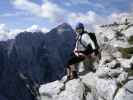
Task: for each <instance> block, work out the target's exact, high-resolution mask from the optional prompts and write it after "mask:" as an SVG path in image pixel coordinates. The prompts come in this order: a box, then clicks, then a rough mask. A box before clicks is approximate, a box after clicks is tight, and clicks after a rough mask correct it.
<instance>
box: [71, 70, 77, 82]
mask: <svg viewBox="0 0 133 100" xmlns="http://www.w3.org/2000/svg"><path fill="white" fill-rule="evenodd" d="M77 78H78V74H77V71H72V72H71V76H70V80H72V79H77Z"/></svg>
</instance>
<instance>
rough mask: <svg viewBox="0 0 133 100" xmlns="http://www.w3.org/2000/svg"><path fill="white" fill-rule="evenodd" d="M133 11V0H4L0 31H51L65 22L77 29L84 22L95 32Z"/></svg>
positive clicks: (0, 9) (0, 16)
mask: <svg viewBox="0 0 133 100" xmlns="http://www.w3.org/2000/svg"><path fill="white" fill-rule="evenodd" d="M132 11H133V0H0V32H1V30H2V31H6V32H7V31H9V30H12V31H14V30H15V31H18V30H22V29H26V30H33V29H38V28H40V29H43V30H44V31H48V30H51V29H52V28H54V27H55V26H57V25H59V24H61V23H64V22H67V23H69V24H70V25H72V27H73V28H74V27H75V25H76V23H78V22H83V23H84V24H85V25H86V27H87V28H88V29H90V31H93V30H94V28H95V26H96V25H100V24H106V23H111V22H113V21H115V20H116V19H118V18H119V17H121V16H126V15H129V14H131V13H132ZM1 33H2V32H1ZM3 34H4V33H3Z"/></svg>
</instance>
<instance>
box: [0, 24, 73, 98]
mask: <svg viewBox="0 0 133 100" xmlns="http://www.w3.org/2000/svg"><path fill="white" fill-rule="evenodd" d="M74 44H75V33H74V31H73V29H72V28H71V26H69V25H68V24H66V23H64V24H62V25H60V26H58V27H56V28H55V29H53V30H51V31H50V32H48V33H46V34H44V33H42V32H33V33H32V32H22V33H20V34H19V35H17V36H16V38H15V39H14V40H9V41H5V42H0V72H1V73H0V99H1V100H34V99H35V98H34V96H33V94H32V93H31V91H30V90H29V89H28V88H27V87H26V84H25V80H24V79H22V77H20V74H23V75H26V77H29V78H30V80H32V81H33V82H37V83H38V84H40V83H47V82H51V81H54V80H57V79H60V78H61V77H62V76H64V75H65V71H64V65H65V64H66V63H67V60H68V59H69V56H70V54H71V52H72V50H73V48H74ZM23 78H25V77H23ZM25 79H26V78H25ZM30 80H26V82H27V81H28V82H27V83H28V84H29V85H33V84H30Z"/></svg>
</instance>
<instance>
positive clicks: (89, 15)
mask: <svg viewBox="0 0 133 100" xmlns="http://www.w3.org/2000/svg"><path fill="white" fill-rule="evenodd" d="M68 22H69V23H70V24H71V25H72V26H75V25H76V24H77V23H78V22H82V23H84V24H85V26H86V28H87V29H89V30H90V31H94V27H95V26H96V25H100V24H102V23H104V22H105V20H104V18H103V17H102V16H100V15H98V14H96V13H95V12H93V11H88V12H86V13H74V12H73V13H70V14H69V15H68Z"/></svg>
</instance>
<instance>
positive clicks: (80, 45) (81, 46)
mask: <svg viewBox="0 0 133 100" xmlns="http://www.w3.org/2000/svg"><path fill="white" fill-rule="evenodd" d="M88 34H89V33H83V34H82V36H79V37H78V40H77V42H76V47H75V50H76V51H77V50H78V51H85V50H86V48H85V47H87V46H88V45H89V44H90V45H91V46H92V49H93V50H94V49H96V46H95V44H94V42H93V41H92V40H91V38H90V36H89V35H88ZM80 41H81V42H80Z"/></svg>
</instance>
